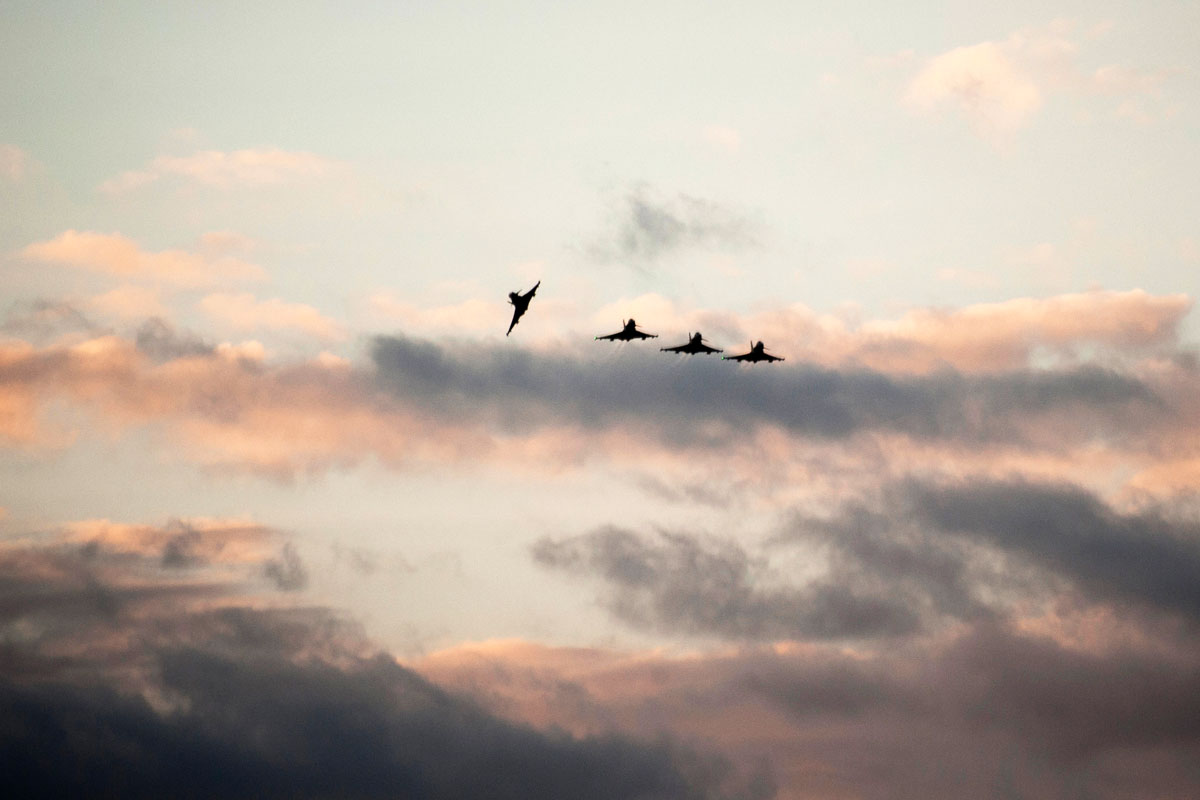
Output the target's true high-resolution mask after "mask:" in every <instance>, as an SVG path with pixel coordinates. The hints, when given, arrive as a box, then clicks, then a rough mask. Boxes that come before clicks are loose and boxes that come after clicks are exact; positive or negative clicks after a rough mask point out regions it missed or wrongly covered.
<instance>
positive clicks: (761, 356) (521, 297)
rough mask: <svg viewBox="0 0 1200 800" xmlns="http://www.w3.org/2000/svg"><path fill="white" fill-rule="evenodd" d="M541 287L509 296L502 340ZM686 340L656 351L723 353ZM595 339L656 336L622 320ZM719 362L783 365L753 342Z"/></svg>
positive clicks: (694, 338) (693, 336) (696, 339)
mask: <svg viewBox="0 0 1200 800" xmlns="http://www.w3.org/2000/svg"><path fill="white" fill-rule="evenodd" d="M541 285H542V282H541V281H538V282H537V283H535V284H534V285H533V288H532V289H530V290H529V291H528V292H526V293H525V294H520V293H518V292H509V293H508V302H510V303H512V305H513V316H512V322H511V323H510V324H509V326H508V333H505V334H504V335H505V336H508V334H509V333H512V329H513V328H514V327H516V324H517V322H518V321H519V320H520V319H521V317H522V316H523V315H524V314H525V312H526V311H527V310H529V301H530V300H532V299H533V295H534V293H535V292H537V290H538V287H539V286H541ZM688 337H689V338H688V341H686V342H684V343H683V344H681V345H677V346H675V347H660V348H659V350H660V351H661V352H664V353H683V354H684V355H689V356H694V355H701V354H702V355H708V354H709V353H723V352H725V351H724V350H721V349H720V348H717V347H709V346H708V345H706V344H705V343H704V337H703V336H702V335H701V334H700V331H696V332H695V333H689V334H688ZM595 338H596V340H597V341H609V342H630V341H633V340H634V339H657V338H658V334H656V333H646V332H645V331H643V330H639V329H638V326H637V322H636V321H634V320H633V319H630V320H628V321H626V320H622V328H621V330H619V331H617V332H616V333H609V334H606V335H604V336H597V337H595ZM721 360H722V361H745V362H747V363H750V364H757V363H758V362H760V361H765V362H767V363H768V364H770V363H773V362H775V361H783V360H784V359H783V357H781V356H775V355H771V354H770V353H768V352H767V350H766V348H765V347H764V346H763V343H762V342H755V343H754V344H752V345H751V346H750V352H748V353H742V354H741V355H737V356H721Z"/></svg>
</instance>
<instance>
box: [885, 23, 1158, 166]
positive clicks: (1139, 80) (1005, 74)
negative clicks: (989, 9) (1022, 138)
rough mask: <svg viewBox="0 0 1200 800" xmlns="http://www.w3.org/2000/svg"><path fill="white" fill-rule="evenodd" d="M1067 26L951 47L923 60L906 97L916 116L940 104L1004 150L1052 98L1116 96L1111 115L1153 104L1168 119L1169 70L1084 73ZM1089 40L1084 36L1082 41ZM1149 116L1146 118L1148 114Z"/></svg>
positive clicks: (1076, 44)
mask: <svg viewBox="0 0 1200 800" xmlns="http://www.w3.org/2000/svg"><path fill="white" fill-rule="evenodd" d="M1075 28H1076V25H1075V24H1074V23H1073V22H1071V21H1069V20H1054V21H1052V22H1050V23H1049V24H1047V25H1044V26H1041V27H1026V28H1021V29H1019V30H1017V31H1015V32H1014V33H1012V34H1011V35H1009V36H1008V37H1007V38H1005V39H1003V40H1000V41H985V42H980V43H978V44H973V45H967V46H963V47H956V48H953V49H951V50H948V51H946V52H945V53H941V54H939V55H936V56H933V57H932V58H929V59H928V60H926V61H925V63H924V65H923V66H922V68H921V69H920V71H919V72H918V73H917V74H916V75H915V76H914V77H913V79H912V80H911V82H910V83H909V84H908V87H907V89H906V91H905V94H904V102H905V104H906V105H908V106H909V107H910V108H912V109H913V110H915V111H918V112H923V113H928V112H932V111H935V110H936V109H938V108H940V107H943V106H951V107H954V108H956V109H957V110H958V111H959V112H961V113H962V115H963V116H964V117H965V118H966V120H967V123H968V124H969V125H970V126H971V129H972V130H973V131H974V132H975V133H976V134H977V135H979V136H981V137H982V138H985V139H988V140H991V141H992V142H993V143H996V144H1001V145H1002V144H1005V143H1006V142H1007V141H1009V140H1010V139H1011V138H1012V136H1013V135H1014V134H1015V133H1016V132H1017V131H1018V130H1019V129H1021V128H1023V127H1025V125H1027V124H1028V123H1029V121H1030V120H1031V119H1032V118H1033V116H1034V115H1035V114H1036V113H1037V112H1038V111H1039V110H1040V109H1041V107H1042V106H1043V105H1044V104H1045V103H1046V100H1047V98H1048V97H1049V96H1051V95H1052V94H1054V93H1072V94H1074V95H1076V96H1096V95H1105V96H1112V97H1117V98H1121V105H1120V106H1118V108H1117V113H1119V114H1121V113H1123V109H1129V108H1133V109H1137V111H1138V112H1140V113H1142V114H1146V112H1145V111H1143V110H1142V108H1141V105H1140V103H1141V101H1142V100H1144V99H1152V100H1153V101H1154V103H1155V104H1156V106H1157V107H1159V108H1161V109H1163V111H1162V113H1164V114H1169V113H1171V111H1170V109H1171V108H1173V106H1169V105H1167V104H1165V103H1164V100H1163V96H1162V95H1163V84H1164V82H1165V81H1166V79H1167V78H1168V77H1170V72H1169V71H1166V70H1157V71H1149V72H1148V71H1144V70H1139V69H1136V68H1133V67H1129V66H1125V65H1118V64H1111V65H1106V66H1103V67H1100V68H1098V69H1095V70H1085V69H1083V68H1082V67H1080V66H1079V64H1078V63H1077V61H1078V56H1079V51H1080V49H1081V47H1080V42H1079V38H1078V36H1077V35H1076V33H1075ZM1094 38H1095V36H1093V35H1091V34H1089V33H1087V32H1085V34H1084V35H1083V39H1084V40H1085V41H1086V40H1089V39H1094ZM1147 116H1149V115H1148V114H1147Z"/></svg>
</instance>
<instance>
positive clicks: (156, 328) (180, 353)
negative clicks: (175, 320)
mask: <svg viewBox="0 0 1200 800" xmlns="http://www.w3.org/2000/svg"><path fill="white" fill-rule="evenodd" d="M134 342H135V343H136V345H137V348H138V350H140V351H141V352H143V353H145V354H146V355H147V356H149V357H150V358H151V359H153V360H155V361H160V362H161V361H170V360H172V359H176V358H192V357H196V356H210V355H212V354H213V353H215V352H216V348H215V347H213V345H211V344H209V343H207V342H205V341H204V340H203V339H201V338H200V337H199V336H196V335H195V334H192V333H187V332H185V331H180V330H178V329H176V328H175V327H174V326H173V325H171V324H170V323H169V322H167V321H166V320H164V319H162V318H160V317H154V318H152V319H148V320H146V321H145V322H143V323H142V324H141V325H140V326H139V327H138V329H137V334H136V335H135V338H134Z"/></svg>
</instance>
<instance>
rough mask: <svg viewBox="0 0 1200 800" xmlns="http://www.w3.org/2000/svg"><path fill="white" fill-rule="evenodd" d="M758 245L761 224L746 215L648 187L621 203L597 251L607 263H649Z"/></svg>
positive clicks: (593, 250)
mask: <svg viewBox="0 0 1200 800" xmlns="http://www.w3.org/2000/svg"><path fill="white" fill-rule="evenodd" d="M757 240H758V233H757V225H756V224H755V223H753V222H752V221H751V220H750V219H749V218H748V217H746V216H744V215H742V214H740V213H737V212H735V211H732V210H730V209H728V208H725V207H724V206H721V205H719V204H717V203H715V202H713V201H711V200H704V199H701V198H696V197H690V196H688V195H685V194H680V195H677V196H676V197H675V198H672V199H664V198H659V197H657V196H656V195H655V194H654V193H652V192H651V191H650V190H649V189H647V188H646V187H644V186H642V187H638V188H636V189H634V190H632V191H630V192H629V193H628V194H626V195H625V197H624V198H622V199H621V201H620V203H619V204H618V208H617V210H616V213H615V215H614V219H613V222H612V225H611V229H610V230H609V231H608V232H607V233H606V234H605V235H604V237H603V238H602V240H600V241H598V242H596V243H595V244H593V245H592V247H591V250H592V253H593V254H594V255H595V256H596V257H598V258H600V259H602V260H607V261H615V260H625V261H632V262H636V263H642V264H646V263H652V262H655V261H657V260H659V259H660V258H663V257H666V256H668V255H670V254H672V253H675V252H677V251H681V250H686V249H692V248H702V249H718V250H744V249H746V248H748V247H752V246H754V245H755V244H757Z"/></svg>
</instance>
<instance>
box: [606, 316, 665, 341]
mask: <svg viewBox="0 0 1200 800" xmlns="http://www.w3.org/2000/svg"><path fill="white" fill-rule="evenodd" d="M657 338H658V334H656V333H645V332H644V331H639V330H638V329H637V323H636V322H634V321H633V320H632V319H631V320H629V322H626V323H625V327H624V328H622V329H621V330H619V331H617V332H616V333H610V334H609V335H608V336H597V337H596V341H602V340H607V341H610V342H618V341H619V342H628V341H630V340H632V339H657Z"/></svg>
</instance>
